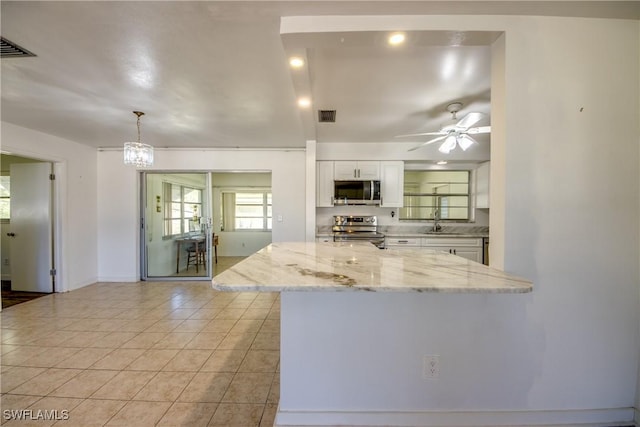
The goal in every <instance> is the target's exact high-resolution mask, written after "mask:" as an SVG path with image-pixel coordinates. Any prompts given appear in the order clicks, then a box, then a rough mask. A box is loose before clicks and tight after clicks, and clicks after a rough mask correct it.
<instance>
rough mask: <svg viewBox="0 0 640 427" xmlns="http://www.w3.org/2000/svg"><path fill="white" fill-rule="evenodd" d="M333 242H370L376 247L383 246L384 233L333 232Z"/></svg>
mask: <svg viewBox="0 0 640 427" xmlns="http://www.w3.org/2000/svg"><path fill="white" fill-rule="evenodd" d="M333 241H334V242H370V243H372V244H374V245H376V246H377V247H378V248H380V249H382V248H384V234H380V233H368V232H355V233H333Z"/></svg>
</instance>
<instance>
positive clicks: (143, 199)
mask: <svg viewBox="0 0 640 427" xmlns="http://www.w3.org/2000/svg"><path fill="white" fill-rule="evenodd" d="M212 173H213V172H212V171H202V170H164V169H159V170H149V171H143V170H141V171H139V173H138V178H139V183H140V186H139V188H140V191H139V197H140V199H139V206H140V211H139V213H138V220H139V223H138V224H139V231H140V234H139V235H138V240H139V256H140V280H142V281H153V282H175V281H180V282H185V281H200V282H202V281H211V279H212V278H213V268H212V265H211V261H212V259H213V256H212V252H213V251H212V250H211V249H209V250H208V251H207V260H206V265H207V270H206V275H204V276H152V277H149V272H148V265H147V255H148V254H147V242H146V232H147V228H146V227H147V224H146V221H145V219H146V208H147V206H146V204H147V175H161V174H203V175H205V191H204V192H203V198H202V199H203V200H202V202H203V206H205V205H206V206H207V208H208V209H207V213H206V216H205V213H204V212H202V217H204V218H209V230H208V231H207V232H206V234H205V236H206V237H205V245H207V248H211V247H212V246H211V245H212V243H213V242H211V231H212V230H211V217H212V215H213V206H212V200H211V187H212V182H211V179H212V178H211V174H212ZM203 210H204V209H203Z"/></svg>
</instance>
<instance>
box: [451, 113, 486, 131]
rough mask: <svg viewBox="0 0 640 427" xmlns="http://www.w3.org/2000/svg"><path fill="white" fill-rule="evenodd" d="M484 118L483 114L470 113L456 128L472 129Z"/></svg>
mask: <svg viewBox="0 0 640 427" xmlns="http://www.w3.org/2000/svg"><path fill="white" fill-rule="evenodd" d="M482 116H483V114H482V113H469V114H467V115H466V116H464V117H463V118H462V120H460V121H459V122H458V123H457V124H456V127H459V128H464V129H467V128H470V127H471V126H473V125H475V124H476V123H478V122H479V121H480V119H481V118H482Z"/></svg>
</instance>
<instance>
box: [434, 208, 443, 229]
mask: <svg viewBox="0 0 640 427" xmlns="http://www.w3.org/2000/svg"><path fill="white" fill-rule="evenodd" d="M438 221H440V209H434V210H433V227H431V231H440V230H441V229H442V226H441V225H440V224H438Z"/></svg>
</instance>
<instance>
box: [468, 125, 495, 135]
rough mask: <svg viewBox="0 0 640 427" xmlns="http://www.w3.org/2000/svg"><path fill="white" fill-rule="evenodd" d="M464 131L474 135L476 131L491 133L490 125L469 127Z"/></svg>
mask: <svg viewBox="0 0 640 427" xmlns="http://www.w3.org/2000/svg"><path fill="white" fill-rule="evenodd" d="M464 133H468V134H470V135H475V134H477V133H491V126H478V127H475V128H469V129H467V130H466V131H464Z"/></svg>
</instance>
